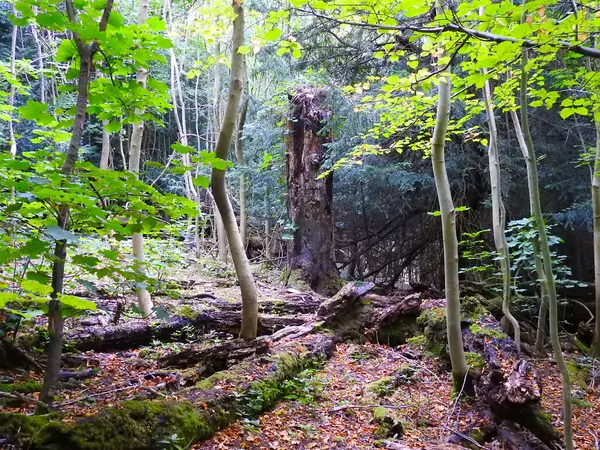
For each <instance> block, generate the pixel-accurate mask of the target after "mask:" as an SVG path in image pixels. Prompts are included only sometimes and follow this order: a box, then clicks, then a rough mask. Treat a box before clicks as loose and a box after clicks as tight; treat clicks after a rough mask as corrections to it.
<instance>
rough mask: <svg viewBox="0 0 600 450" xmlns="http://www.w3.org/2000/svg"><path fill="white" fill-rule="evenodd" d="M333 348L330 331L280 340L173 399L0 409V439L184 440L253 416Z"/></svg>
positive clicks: (123, 445) (75, 444)
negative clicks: (49, 411)
mask: <svg viewBox="0 0 600 450" xmlns="http://www.w3.org/2000/svg"><path fill="white" fill-rule="evenodd" d="M333 348H334V337H332V336H329V335H325V334H311V335H309V336H305V337H304V338H303V339H301V340H294V341H287V340H285V339H284V340H282V341H281V342H279V343H278V344H277V345H276V346H274V347H273V348H272V349H271V352H270V354H269V355H261V356H259V357H257V358H254V359H252V360H251V361H249V363H248V364H246V365H243V366H235V367H233V368H231V369H230V370H228V371H225V372H219V373H218V374H215V375H214V377H209V378H207V379H206V380H204V381H203V382H202V383H201V385H198V386H193V387H191V388H188V389H185V390H183V391H180V392H178V394H177V398H178V401H175V400H172V399H170V398H161V399H159V400H152V401H151V400H145V401H131V402H124V403H123V404H121V405H119V406H118V407H111V408H106V409H104V410H103V411H102V412H100V413H99V414H97V415H94V416H88V417H80V418H76V419H75V420H74V421H73V422H71V421H69V422H68V423H63V422H62V421H61V419H60V418H57V417H56V416H54V415H45V416H44V415H40V416H26V415H23V414H12V413H4V412H0V440H4V441H3V442H5V443H8V444H12V445H16V446H17V447H18V448H27V449H29V450H51V449H57V448H61V449H69V450H84V449H90V448H113V449H120V450H129V449H142V448H147V449H150V448H162V445H161V444H160V441H164V440H165V438H169V437H170V436H172V435H173V434H177V436H178V437H180V438H181V440H182V441H184V442H185V443H186V444H190V445H191V444H193V443H195V442H198V441H201V440H203V439H207V438H209V437H210V436H211V435H212V434H213V433H215V432H216V431H217V430H219V429H221V428H223V427H226V426H227V425H229V424H230V423H232V422H234V421H236V420H238V419H239V417H240V413H241V414H243V415H245V416H253V415H256V414H258V413H260V412H262V411H264V410H265V409H268V408H270V407H272V406H273V405H274V404H275V402H276V401H277V400H278V399H279V398H280V397H281V396H282V395H284V394H285V391H284V388H282V386H284V383H283V382H284V381H285V380H287V379H290V378H292V377H294V376H295V375H296V374H297V373H298V372H300V371H301V370H303V369H305V368H307V367H310V366H311V364H314V363H315V362H316V361H317V360H321V359H323V358H329V357H330V356H331V354H332V353H333ZM150 394H152V393H150ZM179 399H185V401H179Z"/></svg>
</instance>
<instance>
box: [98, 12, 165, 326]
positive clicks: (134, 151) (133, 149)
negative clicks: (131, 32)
mask: <svg viewBox="0 0 600 450" xmlns="http://www.w3.org/2000/svg"><path fill="white" fill-rule="evenodd" d="M149 7H150V2H149V0H140V9H139V16H138V23H139V25H140V26H142V25H144V24H145V23H146V20H147V19H148V9H149ZM147 80H148V71H147V70H146V69H145V68H144V67H138V69H137V74H136V81H137V82H138V84H140V85H141V86H142V87H144V88H145V87H146V82H147ZM143 113H144V111H142V110H136V115H138V116H141V115H142V114H143ZM143 136H144V121H143V120H142V119H140V118H138V119H137V120H136V121H135V122H134V123H133V126H132V130H131V139H130V141H129V171H130V172H132V173H135V174H136V175H137V174H138V173H139V172H140V158H141V152H142V138H143ZM103 140H104V139H103ZM103 149H104V145H103ZM131 246H132V248H133V256H134V258H135V261H136V270H138V271H139V272H140V273H143V272H144V236H143V235H142V234H141V233H134V234H133V236H132V237H131ZM136 293H137V298H138V307H139V308H140V310H141V311H142V315H143V316H144V317H146V316H149V315H150V314H151V313H152V306H153V305H152V298H151V297H150V293H149V292H148V290H147V289H146V288H144V287H138V289H137V292H136Z"/></svg>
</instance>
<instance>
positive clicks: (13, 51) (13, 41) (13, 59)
mask: <svg viewBox="0 0 600 450" xmlns="http://www.w3.org/2000/svg"><path fill="white" fill-rule="evenodd" d="M13 14H16V10H15V9H14V7H13ZM18 30H19V27H18V26H16V25H13V26H12V33H11V38H10V74H11V76H12V77H13V78H15V77H16V76H17V70H16V63H17V31H18ZM15 94H16V88H15V86H14V84H12V83H11V84H10V88H9V93H8V106H9V108H13V106H14V104H15ZM8 142H9V143H10V154H11V156H12V157H13V158H15V157H16V156H17V138H16V137H15V129H14V123H13V111H12V109H11V110H9V119H8Z"/></svg>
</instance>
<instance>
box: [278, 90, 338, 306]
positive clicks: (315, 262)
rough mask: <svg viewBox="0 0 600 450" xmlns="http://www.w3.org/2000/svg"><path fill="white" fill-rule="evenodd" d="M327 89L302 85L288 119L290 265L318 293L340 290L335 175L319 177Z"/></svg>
mask: <svg viewBox="0 0 600 450" xmlns="http://www.w3.org/2000/svg"><path fill="white" fill-rule="evenodd" d="M327 94H328V93H327V91H326V90H325V89H321V88H315V87H312V86H305V87H301V88H299V89H297V90H296V92H295V93H294V95H293V96H292V98H291V105H290V106H291V107H290V111H289V113H288V120H287V135H286V147H287V162H286V170H287V186H288V199H287V201H288V215H289V218H290V220H291V221H292V224H293V226H294V228H295V230H294V231H293V240H292V241H291V242H290V249H289V250H288V251H289V258H290V269H292V270H294V269H299V270H300V272H301V276H302V277H303V278H304V280H305V281H306V282H307V283H308V284H309V285H310V287H311V288H312V289H313V290H314V291H315V292H318V293H319V294H324V295H332V294H334V293H335V292H337V290H338V289H339V272H338V270H337V267H336V265H335V263H334V260H333V214H332V203H333V175H332V174H329V175H327V176H325V177H323V178H319V172H320V169H321V165H322V163H323V160H324V157H325V144H326V143H327V142H328V141H329V138H328V137H327V136H321V135H319V132H320V131H321V129H322V127H323V124H324V122H325V119H326V117H327V115H328V112H327V111H325V110H323V109H322V108H321V106H322V104H323V102H324V101H325V99H326V97H327Z"/></svg>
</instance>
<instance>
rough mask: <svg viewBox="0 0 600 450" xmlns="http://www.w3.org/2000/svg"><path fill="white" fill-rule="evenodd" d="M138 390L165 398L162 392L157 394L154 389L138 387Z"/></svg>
mask: <svg viewBox="0 0 600 450" xmlns="http://www.w3.org/2000/svg"><path fill="white" fill-rule="evenodd" d="M140 389H143V390H145V391H148V392H150V393H151V394H153V395H156V396H157V397H162V398H167V396H166V395H165V394H163V393H162V392H158V391H157V390H156V389H152V388H151V387H150V386H140Z"/></svg>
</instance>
